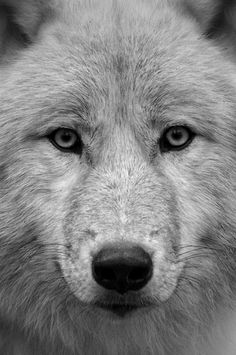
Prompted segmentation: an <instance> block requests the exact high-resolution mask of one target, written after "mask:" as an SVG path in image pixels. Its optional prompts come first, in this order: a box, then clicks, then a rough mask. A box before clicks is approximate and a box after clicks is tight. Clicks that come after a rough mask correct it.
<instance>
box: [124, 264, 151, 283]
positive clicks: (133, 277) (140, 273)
mask: <svg viewBox="0 0 236 355" xmlns="http://www.w3.org/2000/svg"><path fill="white" fill-rule="evenodd" d="M151 272H152V270H151V269H150V267H149V266H139V267H135V268H133V269H132V270H131V271H130V273H129V275H128V278H129V280H130V281H132V282H139V281H141V280H143V279H145V278H147V277H148V275H149V274H150V273H151Z"/></svg>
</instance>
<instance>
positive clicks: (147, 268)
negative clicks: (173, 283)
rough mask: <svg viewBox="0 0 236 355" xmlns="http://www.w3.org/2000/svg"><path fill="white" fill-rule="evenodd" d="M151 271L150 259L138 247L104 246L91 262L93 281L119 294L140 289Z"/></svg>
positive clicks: (146, 281)
mask: <svg viewBox="0 0 236 355" xmlns="http://www.w3.org/2000/svg"><path fill="white" fill-rule="evenodd" d="M152 271H153V265H152V259H151V257H150V255H149V254H148V253H147V252H145V251H144V250H143V249H142V248H140V247H128V248H127V247H126V248H124V247H120V246H118V247H110V248H104V249H102V250H101V251H100V252H99V253H98V254H97V255H96V256H95V257H94V259H93V263H92V273H93V277H94V279H95V281H96V282H97V283H98V284H99V285H100V286H102V287H104V288H106V289H108V290H115V291H117V292H119V293H120V294H124V293H125V292H128V291H138V290H140V289H142V288H143V287H144V286H145V285H146V284H147V283H148V281H149V280H150V279H151V277H152Z"/></svg>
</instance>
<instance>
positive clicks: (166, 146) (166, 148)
mask: <svg viewBox="0 0 236 355" xmlns="http://www.w3.org/2000/svg"><path fill="white" fill-rule="evenodd" d="M173 128H175V129H178V128H181V129H182V128H184V129H185V130H186V131H187V132H188V134H189V139H188V140H187V141H186V142H185V143H184V144H182V145H179V146H174V145H171V144H170V143H169V141H168V139H167V137H166V135H167V133H168V132H169V131H170V130H171V129H173ZM195 136H196V134H195V133H194V132H193V131H192V130H191V128H189V127H188V126H185V125H176V126H171V127H168V128H167V129H166V130H165V131H164V132H163V134H162V136H161V138H160V142H159V146H160V150H161V153H166V152H170V151H180V150H183V149H185V148H187V147H188V146H189V145H190V144H191V143H192V141H193V139H194V138H195Z"/></svg>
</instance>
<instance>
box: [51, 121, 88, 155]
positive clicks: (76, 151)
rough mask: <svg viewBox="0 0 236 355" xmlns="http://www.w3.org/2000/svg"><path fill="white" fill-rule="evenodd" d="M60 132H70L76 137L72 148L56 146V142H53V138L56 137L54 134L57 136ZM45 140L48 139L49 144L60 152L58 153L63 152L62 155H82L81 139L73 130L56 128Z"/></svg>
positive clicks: (82, 145)
mask: <svg viewBox="0 0 236 355" xmlns="http://www.w3.org/2000/svg"><path fill="white" fill-rule="evenodd" d="M60 130H65V131H68V132H71V133H73V134H75V135H76V137H77V139H76V142H75V144H73V146H72V147H69V148H63V147H61V146H60V145H58V144H57V143H56V141H55V136H56V134H57V133H58V132H59V131H60ZM47 138H48V139H49V141H50V143H51V144H52V145H53V146H54V147H55V148H57V149H58V150H60V151H61V152H63V153H74V154H79V155H81V154H82V151H83V147H84V144H83V141H82V138H81V137H80V135H79V134H78V133H77V132H76V131H75V130H73V129H71V128H67V127H60V128H57V129H55V130H53V131H52V132H51V133H50V134H48V136H47Z"/></svg>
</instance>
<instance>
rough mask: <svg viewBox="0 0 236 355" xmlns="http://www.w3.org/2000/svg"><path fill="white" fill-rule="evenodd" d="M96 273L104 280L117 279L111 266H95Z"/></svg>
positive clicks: (97, 276)
mask: <svg viewBox="0 0 236 355" xmlns="http://www.w3.org/2000/svg"><path fill="white" fill-rule="evenodd" d="M94 273H95V275H96V278H97V279H99V280H103V281H105V282H106V281H113V280H114V279H116V275H115V272H114V270H113V269H111V268H110V267H109V266H108V267H107V266H99V265H98V266H95V267H94Z"/></svg>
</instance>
